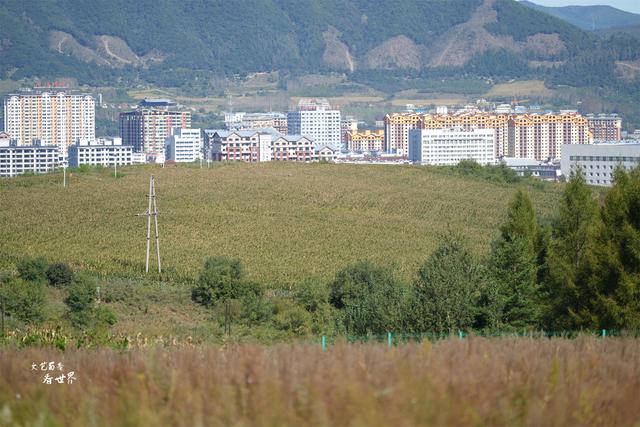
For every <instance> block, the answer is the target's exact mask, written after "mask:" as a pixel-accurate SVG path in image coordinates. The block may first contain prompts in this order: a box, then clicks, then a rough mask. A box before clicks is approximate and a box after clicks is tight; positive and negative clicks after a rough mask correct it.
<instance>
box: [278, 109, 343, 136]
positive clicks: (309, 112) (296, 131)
mask: <svg viewBox="0 0 640 427" xmlns="http://www.w3.org/2000/svg"><path fill="white" fill-rule="evenodd" d="M287 121H288V123H287V124H288V133H289V134H291V135H302V136H307V137H310V138H311V139H313V140H314V141H315V142H316V144H326V145H331V146H333V147H339V146H340V143H341V140H342V138H341V136H340V111H339V110H332V109H331V106H330V105H329V103H328V102H327V101H326V100H324V99H312V100H301V101H300V103H299V104H298V108H297V110H296V111H290V112H289V113H288V114H287Z"/></svg>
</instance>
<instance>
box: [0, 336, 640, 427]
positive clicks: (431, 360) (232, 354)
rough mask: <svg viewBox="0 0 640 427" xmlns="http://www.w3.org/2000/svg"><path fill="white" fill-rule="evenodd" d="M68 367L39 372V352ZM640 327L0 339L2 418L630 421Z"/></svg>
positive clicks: (638, 410)
mask: <svg viewBox="0 0 640 427" xmlns="http://www.w3.org/2000/svg"><path fill="white" fill-rule="evenodd" d="M42 361H56V362H58V361H59V362H62V363H63V364H64V371H67V370H73V371H75V373H76V376H77V377H78V381H77V382H76V383H74V384H71V385H67V384H64V385H59V384H52V385H45V384H42V377H43V373H41V372H36V371H31V363H34V362H35V363H40V362H42ZM639 393H640V341H638V340H635V339H624V338H613V339H611V338H609V339H597V338H591V337H581V338H578V339H576V340H564V339H553V340H546V339H542V340H537V339H494V340H488V339H480V338H470V339H465V340H463V341H460V340H458V339H449V340H445V341H441V342H436V343H433V344H432V343H429V342H425V343H424V344H416V345H403V346H400V347H396V348H390V349H389V348H387V347H386V346H384V345H338V346H335V347H329V348H328V349H327V351H326V352H322V351H321V350H320V348H319V346H317V345H301V344H299V345H277V346H272V347H264V346H257V345H242V346H225V347H199V348H169V349H167V348H159V349H146V350H134V351H131V352H125V353H116V352H113V351H111V350H105V349H102V350H96V351H87V350H71V351H67V352H65V353H59V352H56V351H52V350H41V349H26V350H14V349H3V350H0V424H3V425H65V426H87V425H105V426H106V425H113V426H115V425H121V426H124V425H130V426H138V425H140V426H143V425H144V426H151V425H175V426H193V425H220V426H222V425H225V426H226V425H238V426H247V425H256V426H257V425H261V426H262V425H272V426H284V425H313V426H383V425H394V426H415V425H438V426H445V425H451V426H466V425H532V426H578V425H601V426H606V425H610V426H632V425H637V423H638V422H639V421H640V405H638V404H637V403H638V400H637V397H638V394H639Z"/></svg>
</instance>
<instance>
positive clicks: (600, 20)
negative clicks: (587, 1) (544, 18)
mask: <svg viewBox="0 0 640 427" xmlns="http://www.w3.org/2000/svg"><path fill="white" fill-rule="evenodd" d="M522 4H524V5H526V6H528V7H530V8H532V9H535V10H539V11H541V12H544V13H548V14H549V15H553V16H555V17H557V18H560V19H562V20H564V21H567V22H568V23H570V24H572V25H575V26H576V27H579V28H582V29H583V30H587V31H597V30H604V29H608V28H619V27H628V26H631V25H640V15H637V14H635V13H630V12H625V11H623V10H620V9H616V8H614V7H611V6H564V7H548V6H540V5H538V4H535V3H532V2H530V1H526V0H525V1H522Z"/></svg>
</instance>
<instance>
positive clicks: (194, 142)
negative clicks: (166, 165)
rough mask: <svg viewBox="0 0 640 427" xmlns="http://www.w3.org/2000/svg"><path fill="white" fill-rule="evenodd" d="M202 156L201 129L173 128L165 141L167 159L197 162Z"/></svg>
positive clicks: (179, 161) (180, 161)
mask: <svg viewBox="0 0 640 427" xmlns="http://www.w3.org/2000/svg"><path fill="white" fill-rule="evenodd" d="M201 157H202V138H201V137H200V129H194V128H191V129H187V128H173V131H172V132H171V136H170V137H168V138H167V140H166V142H165V160H167V161H174V162H178V163H182V162H195V161H196V160H198V159H200V158H201Z"/></svg>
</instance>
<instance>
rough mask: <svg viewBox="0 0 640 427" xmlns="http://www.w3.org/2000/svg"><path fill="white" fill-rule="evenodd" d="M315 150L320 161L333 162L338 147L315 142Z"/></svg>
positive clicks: (338, 152)
mask: <svg viewBox="0 0 640 427" xmlns="http://www.w3.org/2000/svg"><path fill="white" fill-rule="evenodd" d="M315 150H316V153H317V155H318V160H319V161H321V162H335V161H336V159H337V158H338V154H340V149H339V148H338V147H336V146H334V145H330V144H316V147H315Z"/></svg>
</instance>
